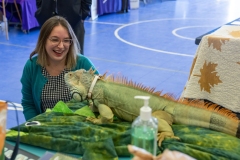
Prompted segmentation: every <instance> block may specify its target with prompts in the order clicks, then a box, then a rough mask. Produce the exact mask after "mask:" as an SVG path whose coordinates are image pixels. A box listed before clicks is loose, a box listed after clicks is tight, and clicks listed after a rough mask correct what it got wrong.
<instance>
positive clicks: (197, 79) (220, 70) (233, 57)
mask: <svg viewBox="0 0 240 160" xmlns="http://www.w3.org/2000/svg"><path fill="white" fill-rule="evenodd" d="M239 33H240V26H233V25H226V26H222V27H221V28H220V29H218V30H216V31H215V32H213V33H212V34H209V35H207V36H204V37H203V38H202V40H201V43H200V45H199V47H198V50H197V52H196V55H195V58H194V60H193V64H192V68H191V71H190V75H189V80H188V82H187V84H186V86H185V89H184V92H183V94H182V97H185V98H193V99H206V100H209V101H211V102H213V103H216V104H219V105H221V106H223V107H225V108H227V109H230V110H232V111H234V112H238V113H240V105H239V104H240V98H239V95H240V90H239V86H240V81H239V77H240V72H239V70H240V54H239V51H240V45H239V43H240V34H239Z"/></svg>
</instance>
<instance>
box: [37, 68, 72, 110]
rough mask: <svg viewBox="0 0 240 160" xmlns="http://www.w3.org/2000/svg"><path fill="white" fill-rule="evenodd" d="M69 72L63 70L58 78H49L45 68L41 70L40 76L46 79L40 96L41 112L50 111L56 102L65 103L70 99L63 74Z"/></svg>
mask: <svg viewBox="0 0 240 160" xmlns="http://www.w3.org/2000/svg"><path fill="white" fill-rule="evenodd" d="M69 71H70V70H67V69H64V70H63V71H62V72H61V73H60V74H59V75H58V76H51V75H49V73H48V72H47V70H46V68H45V67H43V68H42V74H43V76H44V77H46V78H47V79H48V81H47V83H46V84H45V85H44V87H43V90H42V96H41V106H42V110H43V112H45V111H46V109H47V108H50V109H52V108H53V107H54V106H55V104H57V102H58V101H60V100H61V101H64V102H67V101H69V100H70V99H71V95H70V90H69V88H68V87H67V85H66V83H65V81H64V75H65V73H68V72H69Z"/></svg>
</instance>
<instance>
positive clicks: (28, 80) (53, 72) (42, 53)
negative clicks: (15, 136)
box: [21, 16, 98, 120]
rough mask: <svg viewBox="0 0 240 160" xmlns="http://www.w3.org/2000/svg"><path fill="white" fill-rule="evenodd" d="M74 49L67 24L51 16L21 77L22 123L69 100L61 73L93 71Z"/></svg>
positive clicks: (76, 47)
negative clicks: (82, 70)
mask: <svg viewBox="0 0 240 160" xmlns="http://www.w3.org/2000/svg"><path fill="white" fill-rule="evenodd" d="M78 46H79V44H78V41H77V38H76V36H75V34H74V32H73V30H72V28H71V26H70V24H69V23H68V22H67V21H66V19H64V18H63V17H60V16H55V17H52V18H50V19H48V20H47V21H46V22H45V23H44V24H43V26H42V28H41V30H40V34H39V37H38V42H37V45H36V48H35V49H34V51H33V52H32V53H31V54H30V59H29V60H28V61H27V62H26V64H25V66H24V69H23V74H22V78H21V83H22V106H23V114H24V116H25V119H26V120H28V119H30V118H33V117H35V116H36V115H38V114H40V113H43V112H45V111H46V109H48V108H53V107H54V106H55V104H56V103H57V102H58V101H60V100H61V101H64V102H67V101H69V100H70V99H71V96H70V93H69V88H68V87H67V85H66V84H65V81H64V75H65V73H68V72H69V71H74V70H77V69H86V70H89V69H90V68H92V69H95V67H94V65H93V64H92V62H91V61H90V60H89V59H88V58H87V57H85V56H83V55H80V54H79V50H78V48H79V47H78ZM96 74H98V72H97V71H96Z"/></svg>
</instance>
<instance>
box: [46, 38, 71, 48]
mask: <svg viewBox="0 0 240 160" xmlns="http://www.w3.org/2000/svg"><path fill="white" fill-rule="evenodd" d="M48 39H49V40H50V41H51V42H52V44H53V45H56V46H57V45H59V44H60V43H61V42H62V43H63V45H64V46H70V45H71V44H72V39H63V40H60V39H59V38H58V37H50V38H48Z"/></svg>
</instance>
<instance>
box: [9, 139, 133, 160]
mask: <svg viewBox="0 0 240 160" xmlns="http://www.w3.org/2000/svg"><path fill="white" fill-rule="evenodd" d="M6 143H8V144H10V145H12V146H15V144H16V143H15V142H12V141H6ZM19 148H20V152H19V154H23V155H24V156H28V157H30V158H33V157H34V156H36V157H42V156H43V155H44V154H45V153H46V152H50V153H53V154H55V153H56V151H53V150H47V149H44V148H41V147H36V146H31V145H28V144H24V143H20V145H19ZM25 151H26V152H28V153H24V152H25ZM30 154H32V155H30ZM63 154H66V153H63ZM66 155H70V156H72V157H81V155H76V154H66ZM130 159H131V158H130V157H119V160H130Z"/></svg>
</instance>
